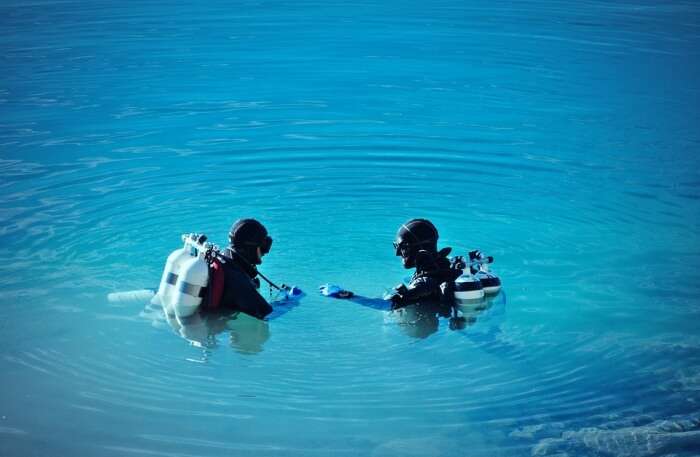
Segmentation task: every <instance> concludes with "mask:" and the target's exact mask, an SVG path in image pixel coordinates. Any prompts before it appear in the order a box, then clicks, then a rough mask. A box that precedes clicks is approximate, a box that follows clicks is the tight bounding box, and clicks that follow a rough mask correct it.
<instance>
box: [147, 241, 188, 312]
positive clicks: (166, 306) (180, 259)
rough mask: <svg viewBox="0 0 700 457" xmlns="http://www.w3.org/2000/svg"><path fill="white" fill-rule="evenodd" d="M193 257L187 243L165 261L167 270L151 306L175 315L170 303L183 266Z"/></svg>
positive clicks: (164, 271) (164, 270) (165, 269)
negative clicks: (158, 306) (161, 307)
mask: <svg viewBox="0 0 700 457" xmlns="http://www.w3.org/2000/svg"><path fill="white" fill-rule="evenodd" d="M191 257H192V255H191V248H190V247H189V246H188V244H187V243H185V246H184V247H182V248H180V249H176V250H174V251H173V252H172V253H171V254H170V255H169V256H168V259H167V260H166V261H165V268H164V269H163V275H162V276H161V279H160V285H159V286H158V292H156V294H155V296H154V297H153V299H152V300H151V304H154V305H161V306H163V310H164V311H165V312H166V313H167V314H173V313H174V311H173V310H172V309H171V308H170V303H171V302H172V296H173V294H174V293H175V284H176V283H177V279H178V275H179V274H180V269H181V267H182V264H183V263H184V262H185V261H186V260H188V259H190V258H191Z"/></svg>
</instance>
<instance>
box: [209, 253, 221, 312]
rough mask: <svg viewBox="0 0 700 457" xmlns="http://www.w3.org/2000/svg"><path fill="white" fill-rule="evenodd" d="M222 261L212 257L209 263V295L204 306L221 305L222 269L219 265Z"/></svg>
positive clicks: (216, 306) (215, 306) (214, 306)
mask: <svg viewBox="0 0 700 457" xmlns="http://www.w3.org/2000/svg"><path fill="white" fill-rule="evenodd" d="M222 263H223V261H222V260H221V259H219V258H213V259H212V261H211V262H210V263H209V296H208V297H207V298H208V299H207V300H206V306H207V307H209V308H218V307H219V306H220V305H221V297H222V296H223V294H224V269H223V267H222V266H221V265H222Z"/></svg>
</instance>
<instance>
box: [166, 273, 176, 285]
mask: <svg viewBox="0 0 700 457" xmlns="http://www.w3.org/2000/svg"><path fill="white" fill-rule="evenodd" d="M177 276H178V275H176V274H175V273H168V276H167V277H166V278H165V282H166V283H168V284H170V285H173V286H174V285H175V284H177Z"/></svg>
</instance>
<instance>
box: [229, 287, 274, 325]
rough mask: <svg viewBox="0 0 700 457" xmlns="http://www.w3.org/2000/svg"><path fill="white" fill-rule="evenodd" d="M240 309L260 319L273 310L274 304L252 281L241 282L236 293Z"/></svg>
mask: <svg viewBox="0 0 700 457" xmlns="http://www.w3.org/2000/svg"><path fill="white" fill-rule="evenodd" d="M236 295H237V296H236V304H237V305H238V309H239V310H240V311H243V312H244V313H246V314H249V315H251V316H253V317H257V318H258V319H263V318H264V317H265V316H267V315H268V314H270V313H271V312H272V306H270V304H269V303H268V302H267V301H265V299H264V298H263V297H262V295H260V294H259V293H258V291H257V290H256V289H255V287H254V286H253V284H252V283H249V282H248V283H247V284H240V286H239V287H238V290H237V294H236Z"/></svg>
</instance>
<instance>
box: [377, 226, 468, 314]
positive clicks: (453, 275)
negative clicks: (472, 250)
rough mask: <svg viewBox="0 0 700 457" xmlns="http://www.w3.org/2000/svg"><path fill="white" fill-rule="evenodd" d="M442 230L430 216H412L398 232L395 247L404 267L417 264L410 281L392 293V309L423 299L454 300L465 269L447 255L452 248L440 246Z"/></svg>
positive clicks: (451, 301)
mask: <svg viewBox="0 0 700 457" xmlns="http://www.w3.org/2000/svg"><path fill="white" fill-rule="evenodd" d="M437 240H438V231H437V229H436V228H435V226H434V225H433V224H432V223H431V222H430V221H428V220H427V219H411V220H410V221H408V222H406V223H405V224H402V225H401V227H399V230H398V232H397V233H396V240H395V241H394V249H396V256H397V257H401V261H402V263H403V266H404V268H406V269H410V268H415V269H416V271H415V273H414V274H413V276H412V277H411V280H410V281H409V283H408V285H404V284H400V285H398V286H396V287H395V288H394V292H393V293H392V294H390V295H389V297H388V299H389V300H390V301H391V307H392V309H398V308H402V307H404V306H406V305H409V304H412V303H417V302H421V301H430V302H433V303H440V304H441V305H443V306H445V307H451V306H452V305H453V304H454V293H453V291H454V289H453V287H454V280H455V279H457V277H458V276H459V275H460V274H461V271H459V270H456V269H455V268H453V267H452V264H451V262H450V260H449V259H448V258H447V256H448V255H449V253H450V252H451V251H452V248H443V249H441V250H439V251H438V249H437Z"/></svg>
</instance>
